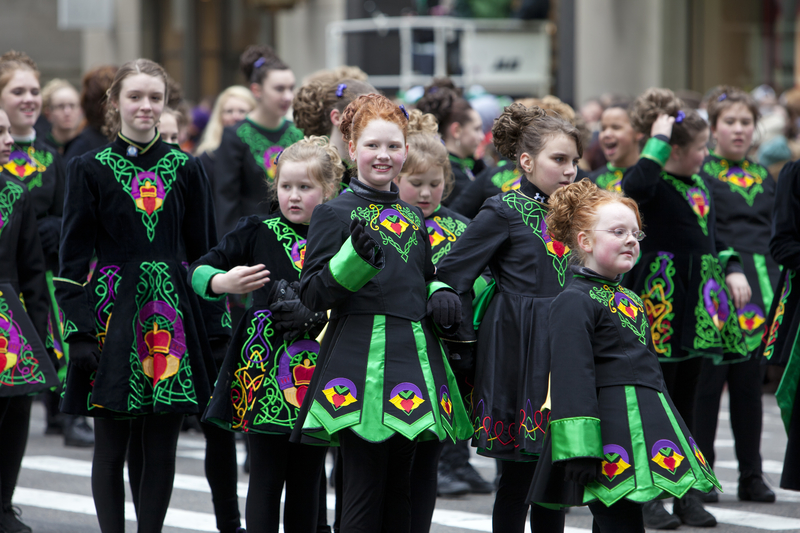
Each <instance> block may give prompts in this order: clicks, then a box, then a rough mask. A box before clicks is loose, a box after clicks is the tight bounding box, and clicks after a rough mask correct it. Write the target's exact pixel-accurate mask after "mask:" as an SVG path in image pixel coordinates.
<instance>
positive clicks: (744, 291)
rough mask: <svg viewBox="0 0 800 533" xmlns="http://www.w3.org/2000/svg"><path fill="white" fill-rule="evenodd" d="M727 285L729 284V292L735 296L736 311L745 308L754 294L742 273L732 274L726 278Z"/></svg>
mask: <svg viewBox="0 0 800 533" xmlns="http://www.w3.org/2000/svg"><path fill="white" fill-rule="evenodd" d="M725 283H727V284H728V290H729V291H730V292H731V296H733V305H735V306H736V309H742V308H744V306H745V305H747V304H748V302H750V296H752V294H753V292H752V291H751V290H750V284H749V283H747V278H746V277H745V275H744V274H742V273H741V272H731V273H730V274H728V275H727V276H725Z"/></svg>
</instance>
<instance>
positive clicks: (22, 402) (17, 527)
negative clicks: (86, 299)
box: [0, 109, 59, 533]
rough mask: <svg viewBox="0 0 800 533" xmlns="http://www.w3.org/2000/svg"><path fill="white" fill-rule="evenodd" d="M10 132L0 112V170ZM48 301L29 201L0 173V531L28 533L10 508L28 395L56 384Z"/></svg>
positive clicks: (24, 440)
mask: <svg viewBox="0 0 800 533" xmlns="http://www.w3.org/2000/svg"><path fill="white" fill-rule="evenodd" d="M10 132H11V122H10V121H9V119H8V115H7V114H6V112H5V111H3V110H2V109H0V165H5V164H6V163H8V161H9V157H10V156H11V153H12V151H13V146H14V139H12V137H11V133H10ZM48 299H49V297H48V291H47V282H46V280H45V262H44V255H43V254H42V246H41V244H39V232H38V231H37V228H36V215H35V210H34V207H33V198H32V196H31V194H30V193H29V192H28V191H26V190H25V187H24V185H21V184H20V183H19V182H18V181H17V180H16V179H15V178H12V177H10V176H7V175H4V174H0V434H2V435H3V438H2V439H0V457H2V458H3V460H2V461H0V531H9V532H14V533H26V532H27V533H30V531H31V528H30V527H28V526H27V525H25V524H23V523H22V522H21V521H20V519H19V515H20V511H19V509H16V508H14V507H13V506H12V505H11V503H12V496H13V495H14V489H15V488H16V485H17V477H18V476H19V471H20V467H21V466H22V456H23V455H24V454H25V446H26V445H27V443H28V426H29V423H30V408H31V399H32V395H33V394H35V393H38V392H41V391H44V390H47V389H50V388H53V387H57V386H58V385H59V381H58V376H57V375H56V369H55V367H54V366H53V364H54V363H56V364H57V361H56V360H55V358H53V359H52V360H51V357H52V352H50V353H48V351H47V350H46V349H45V344H44V343H45V339H46V338H47V318H48V310H49V307H50V303H49V301H48ZM23 300H24V303H23Z"/></svg>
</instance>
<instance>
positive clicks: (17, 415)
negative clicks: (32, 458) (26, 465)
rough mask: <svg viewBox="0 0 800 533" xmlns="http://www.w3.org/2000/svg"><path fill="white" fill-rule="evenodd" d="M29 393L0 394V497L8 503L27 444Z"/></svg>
mask: <svg viewBox="0 0 800 533" xmlns="http://www.w3.org/2000/svg"><path fill="white" fill-rule="evenodd" d="M32 400H33V397H32V396H13V397H10V398H0V435H2V436H3V437H2V438H0V458H2V459H0V501H1V502H2V506H3V508H7V507H10V506H11V497H12V496H13V495H14V489H15V488H16V486H17V478H18V477H19V469H20V467H21V466H22V456H23V455H25V446H26V445H27V444H28V426H29V425H30V420H31V402H32Z"/></svg>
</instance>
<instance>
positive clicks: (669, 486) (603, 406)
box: [528, 267, 720, 507]
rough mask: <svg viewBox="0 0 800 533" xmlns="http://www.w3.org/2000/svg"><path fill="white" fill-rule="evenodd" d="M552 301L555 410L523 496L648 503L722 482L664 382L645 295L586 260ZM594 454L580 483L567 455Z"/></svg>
mask: <svg viewBox="0 0 800 533" xmlns="http://www.w3.org/2000/svg"><path fill="white" fill-rule="evenodd" d="M571 268H572V270H573V272H574V281H573V282H572V284H570V286H569V287H567V289H566V290H564V292H562V293H561V294H560V295H559V296H558V297H557V298H556V299H555V301H554V302H553V305H552V306H551V307H550V327H549V338H550V344H551V347H552V353H553V360H552V362H551V363H550V379H551V387H550V390H551V408H552V410H551V412H550V426H549V429H548V431H547V435H546V436H545V444H544V453H543V454H542V457H541V460H540V461H539V465H538V466H537V467H536V474H535V475H534V479H533V483H532V484H531V490H530V492H529V494H528V501H530V502H535V503H538V504H540V505H542V504H544V505H546V506H553V507H559V506H567V505H583V504H587V503H590V502H592V501H595V500H599V501H601V502H602V503H604V504H605V505H607V506H610V505H613V504H614V503H615V502H617V501H619V500H620V499H622V498H626V499H628V500H631V501H634V502H640V503H641V502H647V501H650V500H653V499H655V498H664V497H667V496H677V497H681V496H683V495H684V494H686V492H687V491H688V490H689V489H691V488H695V489H698V490H700V491H702V492H708V491H710V490H711V489H712V487H714V486H716V487H717V488H719V487H720V485H719V482H718V481H717V479H716V477H715V476H714V473H713V472H712V471H711V468H710V467H709V465H708V464H707V463H706V461H705V458H704V457H703V454H702V452H701V451H700V449H699V448H698V447H697V444H696V443H695V441H694V439H693V438H692V436H691V434H690V433H689V430H688V429H687V427H686V424H685V423H684V421H683V419H682V418H681V416H680V414H679V413H678V411H677V410H676V409H675V406H674V405H673V404H672V400H671V399H670V397H669V393H668V392H667V390H666V386H665V385H664V377H663V375H662V374H661V367H660V366H659V363H658V356H657V355H656V352H655V349H654V347H653V342H652V336H651V333H650V328H649V324H648V321H647V313H646V312H645V309H644V303H643V302H642V300H640V299H639V297H638V296H637V295H636V294H634V293H633V292H632V291H630V290H628V289H626V288H624V287H621V286H620V285H619V277H618V278H617V279H616V280H608V279H605V278H602V277H600V276H599V275H597V273H595V272H593V271H591V270H589V269H586V268H583V267H571ZM582 457H593V458H596V459H599V460H601V461H602V462H601V474H600V476H599V477H598V478H597V480H595V481H592V482H591V483H589V484H588V485H586V486H585V487H584V486H582V485H578V484H577V483H574V482H568V481H565V480H564V464H565V461H569V460H571V459H576V458H582Z"/></svg>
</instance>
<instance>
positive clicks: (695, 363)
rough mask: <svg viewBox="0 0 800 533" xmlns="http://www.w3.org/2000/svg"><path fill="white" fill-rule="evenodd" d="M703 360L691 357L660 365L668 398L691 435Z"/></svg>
mask: <svg viewBox="0 0 800 533" xmlns="http://www.w3.org/2000/svg"><path fill="white" fill-rule="evenodd" d="M703 359H704V358H703V357H693V358H691V359H686V360H685V361H678V362H677V363H661V373H662V374H664V384H665V385H666V386H667V392H669V397H670V398H672V403H673V404H674V405H675V409H677V410H678V413H680V415H681V418H683V421H684V422H685V423H686V427H687V428H688V429H689V431H690V432H691V433H694V404H695V398H696V397H697V381H698V380H699V379H700V369H701V368H702V365H703Z"/></svg>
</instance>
